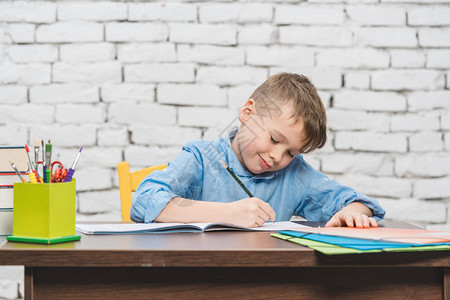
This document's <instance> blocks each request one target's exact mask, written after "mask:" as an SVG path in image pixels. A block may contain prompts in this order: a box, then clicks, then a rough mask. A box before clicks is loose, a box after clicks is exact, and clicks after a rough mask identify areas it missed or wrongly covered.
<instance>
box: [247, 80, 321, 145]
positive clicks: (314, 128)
mask: <svg viewBox="0 0 450 300" xmlns="http://www.w3.org/2000/svg"><path fill="white" fill-rule="evenodd" d="M250 99H253V100H254V101H255V103H256V107H257V109H259V108H263V107H265V109H267V110H268V112H269V116H270V111H269V110H276V111H279V112H281V109H280V106H281V105H284V104H290V105H291V106H292V115H291V118H294V121H295V123H298V122H300V121H303V123H304V134H305V140H306V144H305V146H304V147H303V148H302V149H301V152H302V153H308V152H311V151H313V150H315V149H317V148H322V147H323V146H324V145H325V142H326V140H327V125H326V124H327V116H326V113H325V108H324V106H323V104H322V100H321V99H320V97H319V95H318V94H317V90H316V88H315V87H314V85H313V84H312V83H311V81H309V79H308V78H307V77H306V76H303V75H299V74H294V73H278V74H276V75H273V76H271V77H269V79H267V80H266V81H265V82H264V83H263V84H261V85H260V86H259V87H258V88H257V89H256V90H255V91H254V92H253V94H252V95H251V96H250ZM260 113H261V112H260Z"/></svg>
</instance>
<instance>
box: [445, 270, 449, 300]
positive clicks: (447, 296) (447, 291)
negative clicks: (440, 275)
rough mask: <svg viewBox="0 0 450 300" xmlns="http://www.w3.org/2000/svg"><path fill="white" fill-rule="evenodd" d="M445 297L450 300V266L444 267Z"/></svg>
mask: <svg viewBox="0 0 450 300" xmlns="http://www.w3.org/2000/svg"><path fill="white" fill-rule="evenodd" d="M444 299H445V300H450V268H444Z"/></svg>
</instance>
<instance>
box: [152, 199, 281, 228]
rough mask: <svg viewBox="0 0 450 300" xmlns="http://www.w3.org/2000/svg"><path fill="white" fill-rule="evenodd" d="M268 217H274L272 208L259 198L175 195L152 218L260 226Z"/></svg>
mask: <svg viewBox="0 0 450 300" xmlns="http://www.w3.org/2000/svg"><path fill="white" fill-rule="evenodd" d="M267 220H271V221H275V211H274V210H273V209H272V208H271V207H270V205H269V204H268V203H266V202H264V201H262V200H261V199H258V198H245V199H242V200H239V201H235V202H231V203H221V202H208V201H196V200H191V199H185V198H181V197H175V198H173V199H172V200H171V201H170V202H169V203H167V205H166V207H165V208H164V209H163V210H162V211H161V213H160V214H159V215H158V216H157V217H156V218H155V221H157V222H180V223H211V222H223V223H230V224H234V225H238V226H243V227H249V228H251V227H257V226H261V225H263V224H264V223H265V222H266V221H267Z"/></svg>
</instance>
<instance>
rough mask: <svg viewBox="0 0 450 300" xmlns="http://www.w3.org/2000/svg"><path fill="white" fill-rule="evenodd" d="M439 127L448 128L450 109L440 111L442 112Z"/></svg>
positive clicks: (449, 126) (449, 127) (449, 124)
mask: <svg viewBox="0 0 450 300" xmlns="http://www.w3.org/2000/svg"><path fill="white" fill-rule="evenodd" d="M436 119H437V118H436ZM441 129H443V130H450V111H446V112H442V114H441Z"/></svg>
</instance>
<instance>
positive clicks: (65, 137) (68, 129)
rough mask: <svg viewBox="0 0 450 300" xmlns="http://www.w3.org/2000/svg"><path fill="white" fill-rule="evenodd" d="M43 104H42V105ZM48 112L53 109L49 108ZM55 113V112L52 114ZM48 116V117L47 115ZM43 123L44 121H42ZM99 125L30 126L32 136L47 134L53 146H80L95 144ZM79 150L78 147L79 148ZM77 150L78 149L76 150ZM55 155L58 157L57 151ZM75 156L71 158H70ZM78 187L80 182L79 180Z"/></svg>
mask: <svg viewBox="0 0 450 300" xmlns="http://www.w3.org/2000/svg"><path fill="white" fill-rule="evenodd" d="M40 106H42V105H40ZM46 110H47V116H48V114H49V113H48V112H49V111H51V110H50V109H49V108H48V109H46ZM50 115H53V114H50ZM47 118H48V117H47ZM41 123H42V122H41ZM96 129H97V126H96V125H93V124H82V125H79V124H77V125H61V124H49V125H37V126H33V127H31V128H30V137H35V136H45V137H46V139H49V140H51V141H52V144H53V147H54V148H55V147H80V146H85V147H88V146H93V145H95V142H96ZM77 150H78V149H77ZM74 152H76V151H74ZM55 157H58V156H57V155H56V153H55ZM72 159H74V157H72V158H70V160H72ZM77 172H78V171H77ZM77 189H78V182H77Z"/></svg>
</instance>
